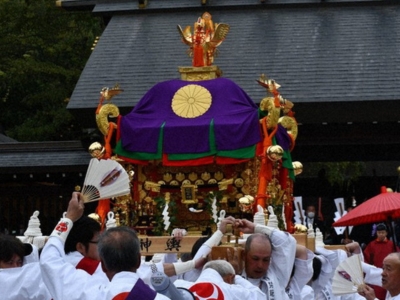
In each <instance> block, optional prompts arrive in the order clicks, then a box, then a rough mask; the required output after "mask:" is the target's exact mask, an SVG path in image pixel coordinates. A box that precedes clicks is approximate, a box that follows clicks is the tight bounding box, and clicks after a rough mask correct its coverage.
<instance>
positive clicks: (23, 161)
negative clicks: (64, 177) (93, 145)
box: [0, 141, 91, 174]
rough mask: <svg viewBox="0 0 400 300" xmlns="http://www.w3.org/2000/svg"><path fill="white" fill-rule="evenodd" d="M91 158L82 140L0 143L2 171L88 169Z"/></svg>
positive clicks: (0, 168) (0, 169) (24, 171)
mask: <svg viewBox="0 0 400 300" xmlns="http://www.w3.org/2000/svg"><path fill="white" fill-rule="evenodd" d="M90 159H91V156H90V154H89V153H88V152H87V151H85V149H84V148H83V146H82V143H81V142H80V141H66V142H33V143H0V171H1V173H2V174H4V173H9V172H13V173H15V172H17V170H18V169H19V170H20V172H21V173H26V172H29V171H30V170H31V169H32V168H35V171H36V172H39V170H40V168H43V169H46V170H53V171H59V170H60V169H59V168H60V167H62V168H63V171H66V170H68V168H78V169H82V170H86V169H87V166H88V165H89V161H90Z"/></svg>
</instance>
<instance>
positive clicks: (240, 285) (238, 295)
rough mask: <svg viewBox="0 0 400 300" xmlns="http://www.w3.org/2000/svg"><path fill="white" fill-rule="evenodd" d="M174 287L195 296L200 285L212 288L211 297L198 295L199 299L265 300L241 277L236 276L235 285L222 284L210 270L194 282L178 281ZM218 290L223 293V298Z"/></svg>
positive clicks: (258, 291) (255, 288)
mask: <svg viewBox="0 0 400 300" xmlns="http://www.w3.org/2000/svg"><path fill="white" fill-rule="evenodd" d="M174 285H175V286H176V287H183V288H186V289H189V290H191V291H192V292H193V294H194V295H195V296H196V295H198V294H197V293H196V292H195V290H196V287H198V286H200V285H203V286H209V287H210V288H212V290H213V296H212V297H210V298H208V297H207V298H205V297H204V295H203V297H201V295H198V296H199V299H226V300H265V294H264V293H263V292H261V290H260V289H259V288H258V287H256V286H254V285H252V284H251V283H250V282H249V281H247V280H246V279H244V278H242V277H241V276H239V275H236V276H235V284H229V283H226V282H224V280H223V279H222V277H221V275H220V274H219V273H218V272H217V271H215V270H214V269H211V268H208V269H205V270H203V271H202V272H201V274H200V276H199V278H198V279H197V280H196V281H195V282H191V281H186V280H182V279H178V280H176V281H175V282H174ZM218 288H219V289H220V291H221V292H222V293H223V297H222V295H221V292H220V291H219V290H218ZM196 299H197V298H196Z"/></svg>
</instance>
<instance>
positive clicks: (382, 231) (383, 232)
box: [376, 223, 388, 242]
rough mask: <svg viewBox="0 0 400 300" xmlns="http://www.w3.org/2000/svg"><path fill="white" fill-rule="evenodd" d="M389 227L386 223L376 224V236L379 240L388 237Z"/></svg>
mask: <svg viewBox="0 0 400 300" xmlns="http://www.w3.org/2000/svg"><path fill="white" fill-rule="evenodd" d="M387 234H388V233H387V228H386V225H385V224H383V223H380V224H378V225H376V236H377V238H378V240H379V241H381V242H383V241H384V240H385V238H386V237H387Z"/></svg>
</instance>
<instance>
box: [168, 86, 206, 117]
mask: <svg viewBox="0 0 400 300" xmlns="http://www.w3.org/2000/svg"><path fill="white" fill-rule="evenodd" d="M211 102H212V96H211V94H210V92H209V91H208V90H207V89H206V88H204V87H202V86H200V85H197V84H189V85H186V86H184V87H182V88H180V89H179V90H178V91H177V92H176V93H175V95H174V97H173V98H172V103H171V107H172V110H173V111H174V113H175V114H176V115H178V116H179V117H182V118H197V117H199V116H201V115H203V114H205V113H206V112H207V111H208V109H209V108H210V106H211Z"/></svg>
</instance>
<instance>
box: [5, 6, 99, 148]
mask: <svg viewBox="0 0 400 300" xmlns="http://www.w3.org/2000/svg"><path fill="white" fill-rule="evenodd" d="M102 30H103V26H102V22H101V20H100V19H97V18H95V17H93V16H92V14H91V13H90V12H66V11H64V10H62V9H61V8H59V7H57V6H56V1H55V0H35V1H28V0H26V1H24V0H0V53H1V56H0V126H1V127H2V130H0V132H1V131H2V132H1V133H4V134H6V135H7V136H9V137H11V138H14V139H16V140H17V141H19V142H28V141H61V140H77V139H78V140H79V139H81V138H83V137H84V135H85V133H84V131H83V130H82V128H81V126H80V124H79V123H78V122H77V121H76V120H74V118H73V116H72V115H71V114H70V113H69V112H68V111H67V109H66V106H67V104H68V101H69V97H70V95H71V94H72V92H73V89H74V87H75V84H76V82H77V81H78V79H79V76H80V74H81V72H82V70H83V68H84V66H85V63H86V61H87V60H88V58H89V56H90V54H91V47H92V45H93V42H94V40H95V38H96V36H99V35H100V34H101V31H102ZM0 129H1V128H0Z"/></svg>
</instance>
